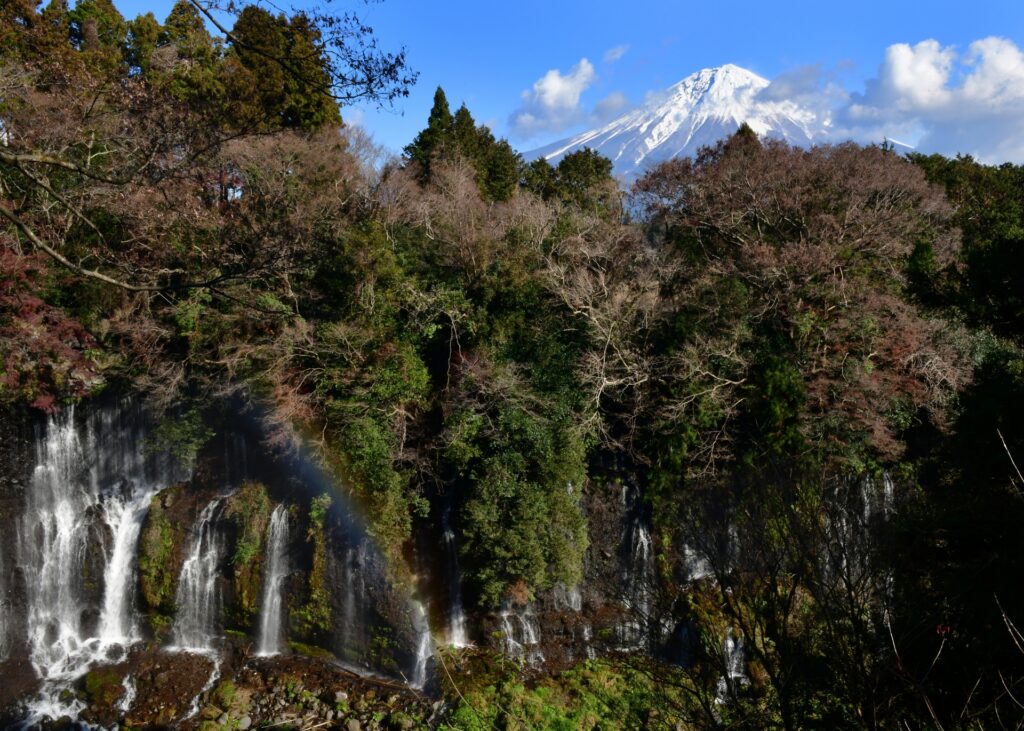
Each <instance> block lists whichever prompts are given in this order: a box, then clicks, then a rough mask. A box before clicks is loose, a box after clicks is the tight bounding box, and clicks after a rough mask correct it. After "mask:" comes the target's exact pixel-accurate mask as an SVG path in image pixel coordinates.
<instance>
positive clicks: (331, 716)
mask: <svg viewBox="0 0 1024 731" xmlns="http://www.w3.org/2000/svg"><path fill="white" fill-rule="evenodd" d="M324 718H326V719H327V720H328V721H333V720H334V711H328V712H327V714H326V715H325V716H324Z"/></svg>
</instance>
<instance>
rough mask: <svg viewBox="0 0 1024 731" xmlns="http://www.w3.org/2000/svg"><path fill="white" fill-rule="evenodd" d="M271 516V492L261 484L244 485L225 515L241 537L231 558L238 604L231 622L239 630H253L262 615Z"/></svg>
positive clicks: (233, 607) (228, 502)
mask: <svg viewBox="0 0 1024 731" xmlns="http://www.w3.org/2000/svg"><path fill="white" fill-rule="evenodd" d="M270 513H271V504H270V498H269V496H268V495H267V488H266V487H264V486H263V485H261V484H260V483H258V482H247V483H245V484H244V485H242V487H240V488H239V489H238V491H237V492H235V493H234V494H233V495H232V496H231V497H230V498H228V501H227V503H226V506H225V511H224V514H225V516H226V517H227V518H228V519H229V520H230V521H232V522H233V523H234V525H235V529H236V536H237V537H236V539H235V550H234V553H233V554H232V556H231V571H232V577H233V583H234V590H235V601H234V605H233V606H232V607H231V611H230V619H231V620H232V621H233V622H234V624H235V626H236V627H238V628H248V627H250V626H251V625H252V623H253V621H254V620H255V618H256V615H257V613H258V612H259V600H260V584H261V583H262V579H263V543H264V540H265V537H266V534H267V524H268V523H269V522H270Z"/></svg>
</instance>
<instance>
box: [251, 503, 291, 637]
mask: <svg viewBox="0 0 1024 731" xmlns="http://www.w3.org/2000/svg"><path fill="white" fill-rule="evenodd" d="M287 576H288V510H287V509H286V508H285V506H284V505H278V506H277V507H276V508H274V512H273V513H272V514H271V516H270V528H269V530H268V534H267V557H266V567H265V570H264V572H263V602H262V606H261V607H260V636H259V644H258V645H257V647H258V649H257V651H256V654H257V655H263V656H266V655H276V654H278V653H279V652H281V639H282V624H283V623H282V619H283V618H284V603H283V599H284V597H283V596H282V595H283V592H284V580H285V578H286V577H287Z"/></svg>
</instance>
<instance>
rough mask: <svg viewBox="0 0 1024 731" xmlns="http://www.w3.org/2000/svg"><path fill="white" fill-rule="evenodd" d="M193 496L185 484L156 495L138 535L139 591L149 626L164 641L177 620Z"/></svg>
mask: <svg viewBox="0 0 1024 731" xmlns="http://www.w3.org/2000/svg"><path fill="white" fill-rule="evenodd" d="M190 497H191V496H190V495H189V494H188V491H187V489H186V485H185V484H184V483H182V484H178V485H174V486H173V487H169V488H167V489H166V490H161V491H160V492H159V493H157V494H156V495H154V496H153V501H152V502H151V503H150V505H149V512H148V514H147V515H146V520H145V522H144V523H143V525H142V534H141V535H140V536H139V564H138V565H139V592H140V594H141V595H142V601H143V604H144V605H145V608H146V610H147V611H146V615H147V617H148V618H149V621H150V626H151V627H152V629H153V633H154V634H155V635H156V637H157V638H163V637H164V635H165V634H166V632H167V630H168V628H169V627H170V625H171V622H172V621H173V618H174V612H175V606H174V595H175V592H176V590H177V583H178V574H179V573H180V571H181V563H182V561H183V560H184V556H183V552H184V547H185V546H186V545H187V543H188V532H189V528H190V523H189V522H188V520H187V519H186V518H185V514H186V511H187V510H188V507H189V504H190V503H192V502H193V501H192V500H190V499H189V498H190Z"/></svg>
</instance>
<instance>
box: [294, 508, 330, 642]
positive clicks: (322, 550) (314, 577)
mask: <svg viewBox="0 0 1024 731" xmlns="http://www.w3.org/2000/svg"><path fill="white" fill-rule="evenodd" d="M330 507H331V497H330V496H329V495H318V496H317V497H315V498H313V500H312V501H311V502H310V505H309V529H308V532H307V534H306V540H307V541H309V542H310V543H312V544H313V566H312V568H311V569H310V571H309V583H308V587H309V594H308V599H307V601H306V603H305V604H303V605H302V606H300V607H297V608H296V609H295V610H294V611H293V612H292V620H293V623H294V625H295V629H296V630H297V632H298V635H299V636H300V637H303V638H306V639H309V640H313V641H319V640H320V639H322V638H323V637H324V636H325V635H326V634H327V633H329V632H330V630H331V626H332V621H333V613H332V611H331V592H330V587H329V586H328V584H327V511H328V510H329V509H330Z"/></svg>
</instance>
